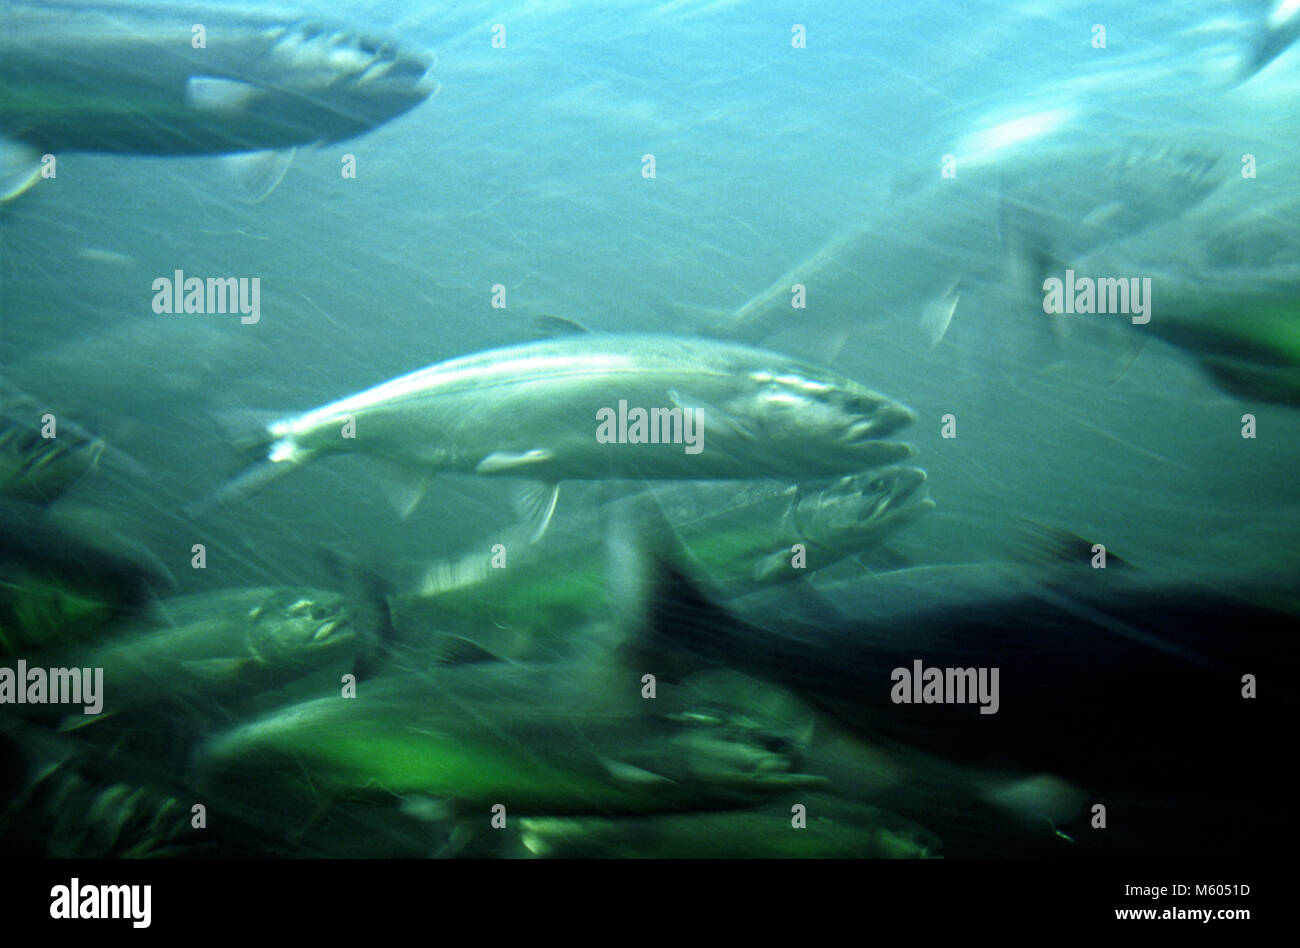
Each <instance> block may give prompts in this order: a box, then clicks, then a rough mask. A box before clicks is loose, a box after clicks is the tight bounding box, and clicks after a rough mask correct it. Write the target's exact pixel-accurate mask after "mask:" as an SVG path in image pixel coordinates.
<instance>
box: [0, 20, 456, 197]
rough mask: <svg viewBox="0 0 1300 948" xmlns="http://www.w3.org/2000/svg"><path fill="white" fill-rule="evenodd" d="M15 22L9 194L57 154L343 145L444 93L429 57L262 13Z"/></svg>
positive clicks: (2, 83)
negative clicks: (50, 155) (439, 91)
mask: <svg viewBox="0 0 1300 948" xmlns="http://www.w3.org/2000/svg"><path fill="white" fill-rule="evenodd" d="M3 16H4V24H5V29H4V31H3V32H0V134H3V135H4V136H5V138H4V148H3V149H2V150H0V151H3V153H4V169H3V170H4V172H5V175H6V177H5V179H4V180H3V181H2V182H0V184H2V185H3V187H2V188H0V198H10V197H14V196H16V195H17V194H20V193H22V191H24V190H26V188H28V187H30V186H31V185H32V184H33V183H35V181H36V180H37V179H38V178H39V177H40V173H41V171H40V162H41V156H43V155H45V154H47V153H53V154H58V153H60V152H65V151H96V152H119V153H127V154H142V155H195V154H205V155H214V154H229V153H232V152H250V151H261V150H267V149H285V148H292V147H293V146H296V145H304V144H308V143H312V142H336V141H341V140H344V139H347V138H351V137H353V136H355V135H360V134H362V133H363V132H366V131H368V130H370V129H373V128H375V127H376V126H379V125H381V124H383V123H384V122H387V121H389V120H390V119H392V118H394V117H396V116H398V115H401V114H402V113H403V112H406V111H407V110H408V109H411V108H413V107H414V106H416V105H418V104H419V103H420V102H421V101H423V100H424V99H426V98H427V97H428V96H429V95H430V94H431V93H432V92H433V91H434V88H435V84H434V83H433V81H432V80H431V79H430V78H429V75H428V73H429V70H430V68H431V66H432V60H431V58H430V57H428V56H426V55H425V54H423V53H420V52H418V51H414V50H410V49H407V48H405V47H402V46H399V45H398V44H396V43H395V42H393V41H390V40H386V39H382V38H377V37H373V36H370V35H368V34H366V33H360V32H354V31H351V30H348V29H345V28H342V27H338V26H332V25H326V24H324V23H320V22H317V21H314V20H303V19H299V18H297V17H296V16H294V15H292V14H288V13H283V12H281V13H275V12H266V11H264V10H262V9H259V8H255V7H239V6H230V5H228V4H218V3H191V4H180V5H178V4H172V3H166V4H158V3H153V2H150V0H129V2H121V3H105V2H95V0H42V2H14V3H6V4H5V7H4V14H3ZM200 28H202V30H203V31H204V32H203V35H202V37H201V39H202V42H200V36H199V33H198V31H199V29H200Z"/></svg>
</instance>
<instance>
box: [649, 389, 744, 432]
mask: <svg viewBox="0 0 1300 948" xmlns="http://www.w3.org/2000/svg"><path fill="white" fill-rule="evenodd" d="M668 398H669V400H670V401H671V402H672V403H673V404H674V405H676V406H677V407H678V408H680V409H681V410H682V412H683V413H685V412H687V411H693V412H695V423H696V428H697V430H699V426H700V425H703V426H704V427H705V428H707V429H708V430H710V431H726V432H730V433H731V434H733V435H736V436H738V437H741V438H746V439H748V440H751V441H755V440H758V439H759V437H760V434H761V432H759V431H756V430H755V429H754V427H753V425H752V424H751V423H750V422H748V421H746V420H743V419H741V418H739V417H737V416H736V415H733V414H731V413H730V412H728V411H725V410H724V409H721V408H719V407H717V406H716V405H711V404H709V403H708V402H704V401H700V400H699V399H697V398H694V397H692V396H691V395H690V393H689V392H679V391H677V390H676V389H673V390H670V391H669V392H668Z"/></svg>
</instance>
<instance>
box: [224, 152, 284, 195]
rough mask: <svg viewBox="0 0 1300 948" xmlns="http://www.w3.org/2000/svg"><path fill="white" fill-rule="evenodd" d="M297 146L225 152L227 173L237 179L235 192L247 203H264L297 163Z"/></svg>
mask: <svg viewBox="0 0 1300 948" xmlns="http://www.w3.org/2000/svg"><path fill="white" fill-rule="evenodd" d="M295 154H297V151H296V149H293V148H289V149H286V150H284V151H251V152H243V153H240V154H237V155H225V156H224V157H222V159H221V163H222V168H223V170H224V171H225V173H226V175H227V176H228V177H230V178H231V180H233V181H234V183H235V189H236V190H235V193H236V194H238V195H239V198H240V200H242V201H243V202H244V203H245V204H260V203H262V201H264V200H266V198H267V197H269V196H270V194H271V192H272V191H274V190H275V189H276V188H277V187H279V186H280V182H281V181H283V180H284V176H285V174H286V173H288V171H289V166H290V165H291V164H293V156H294V155H295Z"/></svg>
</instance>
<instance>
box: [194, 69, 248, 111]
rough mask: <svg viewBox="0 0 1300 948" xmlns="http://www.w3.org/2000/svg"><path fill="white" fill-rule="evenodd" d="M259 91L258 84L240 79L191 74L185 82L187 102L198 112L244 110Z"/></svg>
mask: <svg viewBox="0 0 1300 948" xmlns="http://www.w3.org/2000/svg"><path fill="white" fill-rule="evenodd" d="M259 93H260V90H259V89H258V88H257V86H255V85H252V84H251V83H248V82H241V81H240V80H238V79H222V78H220V77H217V76H190V78H189V79H188V80H187V81H186V83H185V104H186V105H188V106H189V107H190V108H192V109H194V110H195V111H198V112H242V111H243V110H244V109H246V108H248V106H249V105H250V104H251V103H252V102H253V100H254V99H256V98H257V96H258V94H259Z"/></svg>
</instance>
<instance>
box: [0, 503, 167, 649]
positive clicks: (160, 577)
mask: <svg viewBox="0 0 1300 948" xmlns="http://www.w3.org/2000/svg"><path fill="white" fill-rule="evenodd" d="M174 582H175V581H174V579H173V578H172V576H171V573H170V572H168V570H167V568H166V567H165V566H164V565H163V564H162V562H161V561H159V560H158V558H157V557H156V556H154V555H153V554H152V553H150V552H149V551H148V550H146V549H144V548H143V547H139V546H137V545H135V544H133V543H132V542H131V541H129V540H127V539H126V538H124V537H113V538H112V543H111V546H110V543H109V538H106V537H98V536H96V535H95V534H94V532H93V531H91V530H89V529H88V528H86V527H83V526H81V525H78V524H75V523H68V522H64V521H62V520H60V519H57V518H55V517H54V516H52V515H51V513H50V512H49V511H48V510H46V509H45V508H42V507H35V506H32V505H30V504H25V503H20V502H18V501H13V500H7V499H0V654H15V653H16V652H19V651H22V650H26V649H39V648H43V647H48V646H51V645H56V644H62V643H63V642H65V641H66V640H67V639H69V638H77V637H81V636H84V635H87V634H90V633H93V632H94V631H96V630H98V629H99V628H100V627H102V626H103V625H104V624H105V623H106V622H108V621H109V620H110V619H112V618H115V617H118V616H121V615H123V614H126V613H130V612H132V611H134V610H137V609H140V608H141V607H143V606H145V605H146V604H147V603H148V602H149V601H150V600H151V599H152V598H153V597H154V596H155V595H157V593H158V592H159V591H163V590H166V589H169V588H170V587H171V586H172V585H174Z"/></svg>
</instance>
